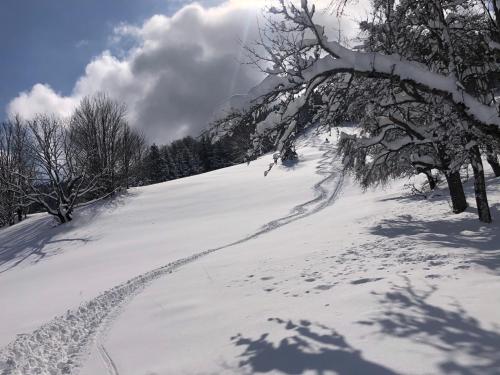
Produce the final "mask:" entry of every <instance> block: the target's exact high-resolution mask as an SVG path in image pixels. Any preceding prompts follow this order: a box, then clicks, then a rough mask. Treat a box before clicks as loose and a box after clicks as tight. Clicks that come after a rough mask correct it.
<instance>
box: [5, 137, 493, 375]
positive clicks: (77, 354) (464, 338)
mask: <svg viewBox="0 0 500 375" xmlns="http://www.w3.org/2000/svg"><path fill="white" fill-rule="evenodd" d="M299 154H300V155H301V162H300V163H299V164H296V165H294V166H290V167H285V166H279V167H277V168H273V170H272V172H271V173H270V174H269V175H268V176H267V177H266V178H264V177H263V171H264V170H265V169H266V167H267V164H268V163H269V162H270V159H271V158H270V157H264V158H261V159H260V160H258V161H256V162H255V163H252V164H251V165H250V166H246V165H241V166H235V167H231V168H226V169H223V170H219V171H216V172H212V173H208V174H204V175H200V176H195V177H190V178H186V179H182V180H177V181H172V182H168V183H165V184H159V185H154V186H149V187H145V188H140V189H135V190H132V191H131V192H129V193H128V194H126V195H123V196H121V197H118V198H116V199H114V200H112V201H110V202H106V203H103V204H99V205H95V206H93V207H89V208H87V209H85V210H82V211H81V212H80V213H79V215H78V217H77V219H76V220H75V222H74V223H72V224H71V225H66V226H59V227H53V226H52V223H51V221H50V219H49V218H47V217H46V216H44V215H38V216H35V217H33V218H31V219H30V220H28V221H27V222H25V223H23V224H20V225H18V226H14V227H12V228H8V229H6V230H3V231H1V232H0V244H1V245H0V246H1V248H0V254H1V255H0V264H1V268H0V272H1V273H0V301H2V308H1V309H0V346H1V347H3V349H0V369H2V366H3V370H4V372H5V373H6V374H11V373H12V374H30V373H54V374H57V373H67V372H76V371H79V372H80V373H81V374H85V375H95V374H122V375H123V374H179V373H185V374H220V373H227V374H233V373H259V372H260V373H289V374H300V373H338V374H396V373H401V374H435V373H443V374H444V373H456V374H499V373H500V357H499V356H498V352H499V350H500V327H499V325H500V315H499V314H498V311H500V293H498V291H499V288H500V240H499V239H498V233H500V231H499V229H500V228H499V227H498V224H497V223H496V222H495V223H494V224H492V225H483V224H481V223H479V222H478V221H477V219H476V217H475V214H474V212H473V209H471V210H470V211H469V212H466V213H465V214H463V215H459V216H456V215H452V214H450V213H449V211H450V209H449V206H448V202H447V197H446V195H445V194H444V193H443V194H440V195H439V194H438V195H436V196H435V197H434V198H432V199H430V200H427V201H423V200H419V199H417V198H411V197H406V196H405V195H404V193H403V191H404V189H403V184H404V183H405V182H404V181H400V182H398V183H395V184H394V185H393V186H391V187H389V188H387V189H386V190H385V191H381V190H379V191H369V192H366V193H362V192H361V191H360V189H359V188H358V187H357V186H356V185H355V184H354V183H353V182H352V181H351V180H350V179H349V178H348V177H345V178H344V177H343V176H342V174H341V173H340V165H339V162H338V160H336V157H335V146H334V144H332V143H330V144H325V143H324V135H320V136H311V137H309V138H308V139H307V140H305V141H303V144H302V146H301V147H300V149H299ZM490 186H492V187H493V188H492V191H491V201H492V203H495V202H497V201H498V200H499V198H500V191H497V189H496V186H495V183H494V182H493V183H490ZM469 203H471V204H473V199H472V195H471V194H470V190H469ZM493 212H494V214H496V213H497V206H496V205H494V210H493ZM132 297H133V298H132ZM79 306H80V307H79ZM67 310H69V311H67ZM9 343H10V344H9Z"/></svg>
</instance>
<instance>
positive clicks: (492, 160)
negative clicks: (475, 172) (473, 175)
mask: <svg viewBox="0 0 500 375" xmlns="http://www.w3.org/2000/svg"><path fill="white" fill-rule="evenodd" d="M486 160H487V161H488V164H489V165H490V166H491V169H493V173H495V177H500V163H499V162H498V157H497V154H496V153H495V151H494V150H493V148H492V147H491V146H487V147H486Z"/></svg>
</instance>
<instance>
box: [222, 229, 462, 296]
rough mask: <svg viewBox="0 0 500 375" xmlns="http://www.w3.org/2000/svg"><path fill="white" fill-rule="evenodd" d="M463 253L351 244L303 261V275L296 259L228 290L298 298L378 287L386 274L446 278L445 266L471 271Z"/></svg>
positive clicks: (398, 243)
mask: <svg viewBox="0 0 500 375" xmlns="http://www.w3.org/2000/svg"><path fill="white" fill-rule="evenodd" d="M465 255H466V254H463V253H462V254H461V255H458V254H450V253H449V252H448V251H443V250H440V249H439V248H432V249H429V248H428V246H427V247H425V246H418V244H417V243H412V242H411V240H400V239H395V240H392V239H387V238H384V239H379V240H375V241H372V242H369V243H363V244H356V245H354V244H353V245H350V246H349V247H347V248H346V249H345V250H344V251H342V252H341V253H339V254H332V252H331V251H330V250H318V251H315V252H313V253H311V254H310V255H309V256H308V257H307V258H305V259H303V260H300V262H303V263H304V265H303V266H302V269H301V271H300V272H297V266H296V264H297V262H298V261H299V260H297V259H294V260H293V261H292V260H291V261H288V262H286V261H280V266H279V268H277V267H266V266H265V265H264V266H263V265H261V266H260V267H259V268H258V269H256V270H255V272H254V273H249V274H248V275H246V276H245V277H243V278H240V279H237V280H232V281H231V283H230V284H228V285H226V287H228V288H234V287H236V288H242V287H247V286H253V287H254V286H258V288H257V289H260V290H262V291H263V292H265V293H279V294H281V295H283V296H286V297H292V298H294V297H300V296H304V295H307V294H319V293H323V292H327V291H330V290H331V289H334V288H335V287H336V286H338V285H341V284H344V285H346V284H349V285H352V286H358V285H363V284H367V283H374V282H377V281H380V280H382V279H384V278H385V277H386V276H387V274H393V273H397V274H400V275H409V274H412V273H413V271H415V270H423V271H424V277H425V278H427V279H429V280H432V279H437V278H441V277H443V276H442V275H441V274H442V273H441V272H440V269H441V267H450V266H451V267H453V269H455V270H463V269H468V268H470V264H469V261H468V260H466V257H465ZM299 269H300V268H299ZM447 277H451V276H447Z"/></svg>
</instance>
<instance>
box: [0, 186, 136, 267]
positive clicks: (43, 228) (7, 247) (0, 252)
mask: <svg viewBox="0 0 500 375" xmlns="http://www.w3.org/2000/svg"><path fill="white" fill-rule="evenodd" d="M128 195H130V194H128V193H124V194H120V195H117V196H115V197H113V198H110V199H106V200H103V201H99V202H95V203H94V204H91V205H88V206H85V207H82V208H80V209H78V210H77V212H75V218H74V220H73V221H71V222H70V223H66V224H62V225H57V223H56V220H55V219H54V218H52V217H51V216H49V215H44V214H39V215H37V217H34V218H28V220H26V221H24V222H21V223H19V224H16V225H14V226H12V227H9V228H5V229H3V230H0V274H2V273H4V272H7V271H9V270H11V269H13V268H15V267H17V266H19V265H20V264H21V263H29V264H36V263H38V262H40V261H42V260H43V259H46V258H48V257H50V256H52V255H55V254H57V253H60V252H61V251H64V248H65V246H67V245H68V244H70V243H72V242H83V243H86V242H89V241H91V240H92V239H91V238H90V237H88V236H86V237H72V236H71V231H73V230H74V229H75V228H78V227H79V226H81V225H83V224H86V223H89V222H91V221H92V220H94V219H95V218H96V217H97V216H99V215H101V214H102V213H103V212H105V211H108V210H109V209H111V208H114V207H117V206H119V205H122V204H123V200H124V198H125V197H126V196H128ZM49 245H55V246H49Z"/></svg>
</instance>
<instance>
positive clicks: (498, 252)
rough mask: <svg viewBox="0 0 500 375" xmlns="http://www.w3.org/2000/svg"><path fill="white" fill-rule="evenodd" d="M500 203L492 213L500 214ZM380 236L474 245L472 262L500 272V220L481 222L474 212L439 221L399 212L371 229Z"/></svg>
mask: <svg viewBox="0 0 500 375" xmlns="http://www.w3.org/2000/svg"><path fill="white" fill-rule="evenodd" d="M499 208H500V206H499V205H498V204H496V205H494V206H492V207H491V211H492V214H493V215H495V216H496V217H500V215H499ZM370 232H371V233H372V234H374V235H377V236H383V237H387V238H398V237H403V238H412V237H413V238H414V239H415V240H416V241H419V242H427V243H428V245H430V246H429V247H428V249H429V251H432V246H434V247H435V246H441V247H449V248H455V249H457V250H459V249H462V248H470V249H473V250H475V251H476V253H475V255H473V256H472V258H471V259H469V260H470V261H471V262H474V263H476V264H479V265H481V266H484V267H487V268H488V269H490V270H492V271H497V272H498V271H500V223H499V222H498V221H495V222H493V223H491V224H484V223H481V222H480V221H479V220H478V219H477V218H476V217H473V216H471V215H464V214H461V215H454V216H447V217H445V218H443V219H439V220H435V219H434V220H433V219H429V220H425V219H420V218H415V217H413V216H412V215H409V214H408V215H399V216H397V217H396V218H394V219H384V220H382V221H381V222H380V223H379V224H377V225H376V226H374V227H372V228H371V229H370Z"/></svg>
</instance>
